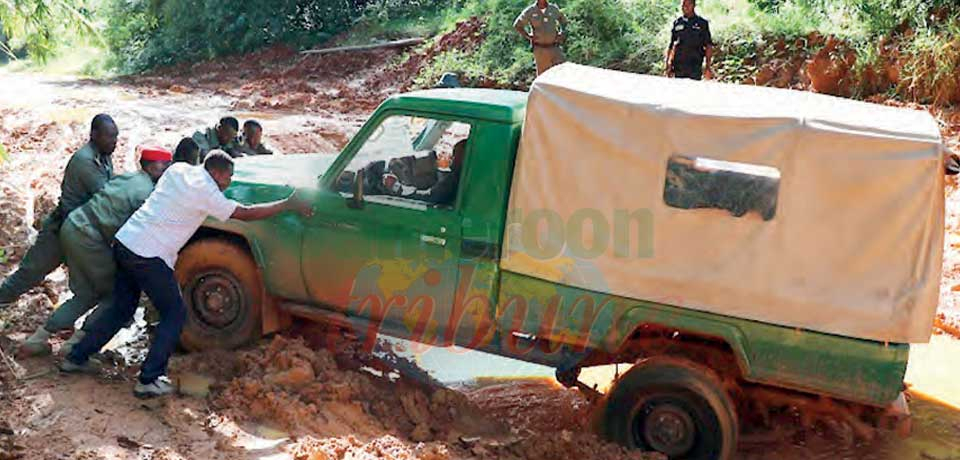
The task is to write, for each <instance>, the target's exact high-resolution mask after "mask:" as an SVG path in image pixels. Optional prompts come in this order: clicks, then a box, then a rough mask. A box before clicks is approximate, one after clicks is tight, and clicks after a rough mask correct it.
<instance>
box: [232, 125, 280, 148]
mask: <svg viewBox="0 0 960 460" xmlns="http://www.w3.org/2000/svg"><path fill="white" fill-rule="evenodd" d="M239 150H240V152H241V153H242V154H243V155H273V154H274V151H273V149H271V148H270V147H268V146H267V144H265V143H264V142H263V126H260V123H259V122H258V121H256V120H247V121H245V122H244V123H243V140H241V141H240V149H239Z"/></svg>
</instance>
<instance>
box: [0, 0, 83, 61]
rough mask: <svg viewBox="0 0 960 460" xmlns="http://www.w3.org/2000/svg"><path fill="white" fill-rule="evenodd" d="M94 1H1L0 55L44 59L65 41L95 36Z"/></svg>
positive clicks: (12, 57) (5, 58) (6, 57)
mask: <svg viewBox="0 0 960 460" xmlns="http://www.w3.org/2000/svg"><path fill="white" fill-rule="evenodd" d="M94 1H95V0H89V1H88V0H4V1H0V56H3V57H4V60H8V59H12V60H16V59H18V58H22V57H26V56H30V57H31V58H33V59H36V60H38V61H44V60H46V59H47V58H49V57H51V56H53V55H54V54H56V52H57V51H58V50H59V49H60V47H61V46H62V45H64V44H65V43H70V42H77V41H81V40H87V39H89V38H91V37H92V38H93V39H98V38H99V27H98V26H97V24H95V21H94V18H93V15H94V13H93V7H94V6H95V5H94Z"/></svg>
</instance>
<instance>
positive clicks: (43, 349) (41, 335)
mask: <svg viewBox="0 0 960 460" xmlns="http://www.w3.org/2000/svg"><path fill="white" fill-rule="evenodd" d="M50 334H51V333H50V332H48V331H47V330H46V329H44V328H43V326H40V327H39V328H37V331H36V332H34V333H33V335H31V336H30V337H29V338H27V340H26V341H25V342H23V345H20V355H21V356H23V357H27V358H31V357H36V356H47V355H49V354H50V353H51V352H52V350H53V349H52V348H51V347H50V342H49V341H50Z"/></svg>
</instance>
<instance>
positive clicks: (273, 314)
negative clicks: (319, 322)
mask: <svg viewBox="0 0 960 460" xmlns="http://www.w3.org/2000/svg"><path fill="white" fill-rule="evenodd" d="M210 239H218V240H223V241H227V242H229V243H231V244H233V245H235V246H237V247H238V248H240V249H242V250H243V251H244V252H246V253H247V254H248V255H249V256H250V257H251V258H252V259H253V261H254V263H255V264H256V267H257V271H258V274H259V275H260V282H261V283H263V267H264V256H263V251H262V250H261V247H260V244H259V242H258V241H256V239H255V238H251V237H248V236H246V235H243V234H241V233H238V232H233V231H229V230H224V229H219V228H213V227H206V226H204V227H200V229H198V230H197V232H196V233H194V235H193V237H191V238H190V241H189V242H188V243H187V244H186V246H184V248H186V247H188V246H190V245H192V244H194V243H196V242H199V241H204V240H210ZM261 285H262V284H261ZM262 287H263V289H262V292H263V299H262V300H261V310H260V315H261V321H262V327H261V334H264V335H266V334H270V333H273V332H277V331H279V330H281V329H284V328H286V327H289V326H290V325H291V324H292V321H291V317H290V315H288V314H287V313H285V312H283V311H282V310H280V309H279V308H278V307H277V301H276V299H275V298H273V297H271V296H270V295H269V294H268V293H267V290H266V286H262Z"/></svg>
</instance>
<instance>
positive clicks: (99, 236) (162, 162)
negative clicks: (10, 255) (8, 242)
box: [20, 147, 172, 356]
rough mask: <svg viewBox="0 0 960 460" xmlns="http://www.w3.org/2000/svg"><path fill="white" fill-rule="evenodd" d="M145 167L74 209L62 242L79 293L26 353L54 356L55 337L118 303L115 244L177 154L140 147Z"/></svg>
mask: <svg viewBox="0 0 960 460" xmlns="http://www.w3.org/2000/svg"><path fill="white" fill-rule="evenodd" d="M137 150H138V151H139V152H140V168H141V170H140V171H137V172H133V173H129V174H124V175H122V176H118V177H115V178H113V179H112V180H110V182H107V185H105V186H104V187H103V189H102V190H100V191H99V192H98V193H97V194H96V195H94V196H93V198H91V199H90V201H88V202H87V203H86V204H84V205H83V206H80V207H79V208H77V209H74V210H73V212H71V213H70V215H69V216H67V218H66V220H64V222H63V225H62V226H61V227H60V246H61V248H62V249H63V254H64V256H65V259H66V263H67V268H68V269H69V274H70V280H69V283H70V290H71V291H72V292H73V297H72V298H71V299H70V300H68V301H66V302H64V303H63V305H61V306H60V307H59V308H57V309H56V310H54V312H53V314H51V315H50V317H49V318H48V319H47V321H46V323H44V325H43V326H40V327H39V328H37V330H36V332H34V333H33V335H31V336H30V337H29V338H28V339H27V340H26V342H24V344H23V346H22V347H21V348H20V350H21V354H23V355H28V356H37V355H45V354H49V353H50V351H51V349H50V344H49V342H48V340H49V338H50V336H51V335H52V334H54V333H56V332H59V331H62V330H67V329H72V328H73V325H74V323H76V322H77V319H79V318H80V317H81V316H83V314H84V313H86V312H87V311H89V310H90V309H91V308H93V307H94V306H96V305H97V304H99V305H101V307H100V308H97V310H95V312H94V313H93V314H91V315H90V316H89V317H88V318H87V320H86V321H85V322H84V327H85V328H86V326H87V325H88V324H91V323H92V322H95V321H97V318H98V317H99V316H100V315H101V314H102V312H103V311H105V310H106V308H103V306H104V305H107V304H109V303H110V302H111V301H112V294H113V277H114V273H115V272H116V264H115V263H114V262H113V252H112V249H111V248H110V243H111V242H112V241H113V236H114V234H115V233H117V230H119V229H120V226H122V225H123V224H124V223H125V222H126V221H127V219H129V218H130V216H131V215H133V213H134V212H135V211H136V210H137V209H139V208H140V206H141V205H142V204H143V202H144V201H146V200H147V197H149V196H150V193H151V192H153V187H154V184H155V183H156V182H157V181H158V180H159V179H160V176H161V175H162V174H163V172H164V171H165V170H166V169H167V167H168V166H170V161H171V159H172V154H171V153H170V152H168V151H167V150H165V149H163V148H159V147H138V148H137ZM85 333H86V329H83V330H80V331H77V332H75V333H74V334H73V336H71V337H70V339H69V340H67V342H66V343H65V344H64V346H63V347H61V349H60V352H61V353H68V352H69V351H70V348H71V347H72V346H73V345H74V344H76V343H77V342H79V341H80V339H82V338H83V336H84V334H85Z"/></svg>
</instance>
